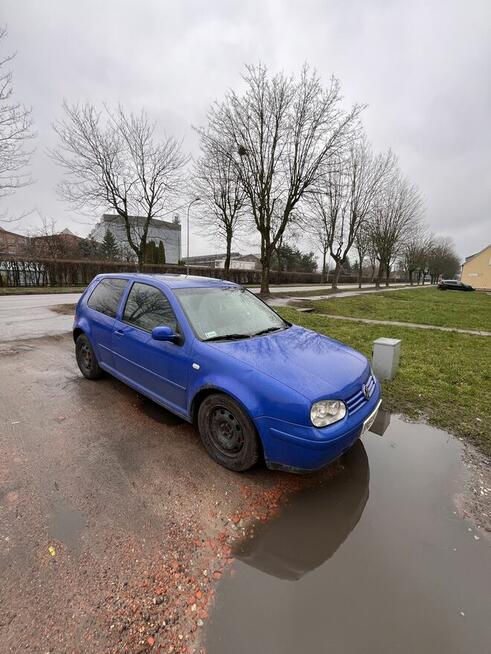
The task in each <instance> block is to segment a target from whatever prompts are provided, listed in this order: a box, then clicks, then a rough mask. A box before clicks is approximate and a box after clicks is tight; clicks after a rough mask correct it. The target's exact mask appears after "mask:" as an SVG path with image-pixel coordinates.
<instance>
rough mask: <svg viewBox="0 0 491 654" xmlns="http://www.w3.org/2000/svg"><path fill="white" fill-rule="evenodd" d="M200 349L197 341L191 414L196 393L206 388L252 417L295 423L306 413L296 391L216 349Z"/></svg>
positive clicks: (191, 380) (194, 357) (190, 389)
mask: <svg viewBox="0 0 491 654" xmlns="http://www.w3.org/2000/svg"><path fill="white" fill-rule="evenodd" d="M202 348H203V344H202V343H200V342H198V343H197V346H196V348H195V350H194V351H193V370H192V373H191V376H190V380H189V395H188V398H189V399H188V413H189V415H190V416H191V415H192V410H193V403H194V401H195V398H196V396H197V395H198V393H200V392H201V391H203V390H205V389H216V390H217V391H220V392H222V393H226V394H227V395H230V397H232V398H233V399H234V400H236V401H237V402H239V403H240V404H241V405H242V406H243V408H244V409H245V411H246V412H247V414H248V415H249V416H250V417H251V418H252V419H253V420H255V419H256V418H260V417H262V416H269V417H275V416H278V417H280V416H281V417H282V418H283V419H285V420H289V421H291V422H295V423H297V424H298V423H299V422H300V421H301V416H304V415H306V401H307V400H306V398H305V397H303V395H300V394H299V393H298V392H297V391H295V390H293V389H291V388H290V387H289V386H286V385H285V384H282V383H281V382H279V381H278V380H276V379H274V378H272V377H269V376H268V375H266V374H264V373H262V372H260V371H258V370H257V369H255V368H253V367H251V366H247V365H245V364H243V363H242V362H240V361H237V359H234V358H233V357H230V356H227V355H226V354H223V353H222V352H220V351H219V350H216V349H213V348H211V347H207V348H206V350H203V349H202ZM196 366H199V368H198V369H196Z"/></svg>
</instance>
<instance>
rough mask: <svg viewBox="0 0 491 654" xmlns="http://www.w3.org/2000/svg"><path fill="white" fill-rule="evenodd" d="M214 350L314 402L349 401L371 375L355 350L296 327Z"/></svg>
mask: <svg viewBox="0 0 491 654" xmlns="http://www.w3.org/2000/svg"><path fill="white" fill-rule="evenodd" d="M210 345H211V344H210ZM213 347H214V348H217V349H219V350H220V351H221V352H223V353H225V354H227V355H229V356H231V357H234V358H235V359H238V360H239V361H241V362H242V363H244V364H247V365H248V366H250V367H252V368H255V369H256V370H259V371H260V372H262V373H264V374H266V375H269V376H270V377H273V378H274V379H276V380H278V381H279V382H282V383H283V384H285V385H287V386H289V387H290V388H292V389H293V390H295V391H297V392H298V393H300V394H301V395H303V396H304V397H307V398H308V399H309V400H311V401H315V400H317V399H319V398H321V397H333V398H334V397H336V398H337V399H341V400H344V399H347V398H348V397H350V396H351V395H352V394H353V393H354V392H356V391H358V390H359V388H360V384H361V383H363V382H364V381H366V378H367V377H368V372H369V364H368V361H367V359H366V357H364V356H363V355H362V354H360V353H359V352H357V351H356V350H353V349H352V348H350V347H348V346H347V345H344V344H343V343H340V342H339V341H336V340H334V339H332V338H328V337H327V336H322V335H321V334H318V333H317V332H313V331H310V330H308V329H303V328H302V327H297V326H296V325H292V326H291V327H290V328H288V329H285V330H283V331H279V332H273V333H271V334H265V335H263V336H257V337H253V338H251V339H245V340H241V341H226V342H225V341H224V342H217V343H213Z"/></svg>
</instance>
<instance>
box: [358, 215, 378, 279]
mask: <svg viewBox="0 0 491 654" xmlns="http://www.w3.org/2000/svg"><path fill="white" fill-rule="evenodd" d="M354 247H355V250H356V253H357V258H358V288H361V284H362V280H363V263H364V261H365V259H366V258H367V257H368V258H369V260H370V261H371V260H372V258H373V257H374V255H373V247H372V242H371V239H370V233H369V230H368V229H367V225H366V224H365V225H363V226H361V227H360V229H359V230H358V232H357V234H356V236H355V240H354ZM372 274H373V270H372Z"/></svg>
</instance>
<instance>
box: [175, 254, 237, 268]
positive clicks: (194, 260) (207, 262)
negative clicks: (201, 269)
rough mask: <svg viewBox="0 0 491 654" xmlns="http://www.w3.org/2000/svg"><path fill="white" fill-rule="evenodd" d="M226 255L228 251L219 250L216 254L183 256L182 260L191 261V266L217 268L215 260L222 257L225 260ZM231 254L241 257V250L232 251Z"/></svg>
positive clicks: (184, 261)
mask: <svg viewBox="0 0 491 654" xmlns="http://www.w3.org/2000/svg"><path fill="white" fill-rule="evenodd" d="M226 256H227V253H226V252H219V253H216V254H198V255H196V256H194V257H183V259H182V261H183V263H189V265H190V266H206V267H207V268H215V262H216V261H219V260H221V259H223V260H224V261H225V257H226ZM230 256H231V257H232V258H234V257H240V252H232V253H231V254H230ZM222 268H223V266H222Z"/></svg>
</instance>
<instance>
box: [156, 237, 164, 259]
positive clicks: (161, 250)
mask: <svg viewBox="0 0 491 654" xmlns="http://www.w3.org/2000/svg"><path fill="white" fill-rule="evenodd" d="M157 259H158V260H157V263H165V248H164V244H163V243H162V241H159V250H158V257H157Z"/></svg>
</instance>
